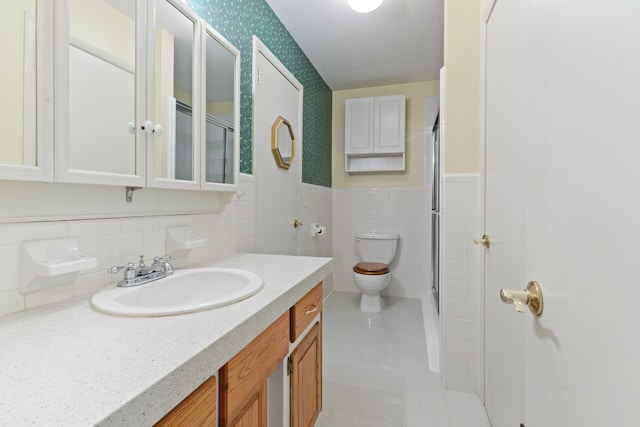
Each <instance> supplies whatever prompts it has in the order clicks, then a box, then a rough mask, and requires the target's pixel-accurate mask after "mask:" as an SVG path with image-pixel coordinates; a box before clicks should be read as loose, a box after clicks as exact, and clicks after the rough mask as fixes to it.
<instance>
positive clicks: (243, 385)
mask: <svg viewBox="0 0 640 427" xmlns="http://www.w3.org/2000/svg"><path fill="white" fill-rule="evenodd" d="M288 350H289V312H288V311H287V312H285V313H284V314H283V315H282V316H280V318H278V320H276V321H275V322H273V323H272V324H271V326H269V327H268V328H267V329H265V330H264V332H262V333H261V334H260V335H258V337H256V338H255V339H254V340H253V341H251V342H250V343H249V344H248V345H247V346H246V347H245V348H243V349H242V350H240V352H239V353H238V354H236V355H235V356H234V357H233V358H232V359H231V360H229V362H227V364H226V365H224V366H223V367H222V368H221V369H220V426H221V427H227V426H233V425H236V424H237V423H238V422H239V421H238V420H239V418H241V417H243V416H244V414H245V411H246V408H248V407H250V406H252V405H253V404H254V400H255V396H256V395H258V394H259V393H260V392H261V390H262V389H263V388H264V387H265V386H264V385H265V383H266V381H267V379H268V378H269V375H271V373H272V372H273V371H274V370H275V369H276V367H277V366H278V365H279V364H280V363H282V360H283V359H284V358H285V357H286V355H287V352H288ZM265 393H266V391H265ZM265 401H266V397H265ZM240 425H242V424H240ZM254 427H255V426H254Z"/></svg>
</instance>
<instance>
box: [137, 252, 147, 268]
mask: <svg viewBox="0 0 640 427" xmlns="http://www.w3.org/2000/svg"><path fill="white" fill-rule="evenodd" d="M138 256H139V257H140V263H139V266H140V267H146V265H144V255H138Z"/></svg>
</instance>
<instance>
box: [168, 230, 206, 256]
mask: <svg viewBox="0 0 640 427" xmlns="http://www.w3.org/2000/svg"><path fill="white" fill-rule="evenodd" d="M205 243H206V239H203V238H201V237H196V236H195V235H194V234H193V232H192V231H191V227H190V226H188V225H182V226H179V227H170V228H167V253H168V254H169V255H171V256H172V257H179V256H186V255H189V253H190V252H191V249H194V248H200V247H202V246H204V244H205Z"/></svg>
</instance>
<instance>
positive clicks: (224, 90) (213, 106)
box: [202, 27, 240, 190]
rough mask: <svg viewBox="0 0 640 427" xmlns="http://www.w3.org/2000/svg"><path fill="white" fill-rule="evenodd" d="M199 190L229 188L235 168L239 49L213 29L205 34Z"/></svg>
mask: <svg viewBox="0 0 640 427" xmlns="http://www.w3.org/2000/svg"><path fill="white" fill-rule="evenodd" d="M204 44H205V91H204V93H205V126H204V135H205V146H204V147H205V148H204V155H203V159H202V169H203V171H204V176H203V179H204V182H203V185H202V188H203V189H215V190H233V189H234V188H235V187H236V184H237V181H238V169H239V139H240V138H239V132H238V131H237V130H238V129H239V127H238V126H239V116H240V114H239V106H240V103H239V93H240V85H239V83H240V82H239V80H240V52H239V51H238V50H237V49H236V48H235V47H233V46H232V45H231V44H230V43H229V42H228V41H227V40H225V39H224V38H223V37H222V36H221V35H220V34H218V33H217V32H216V31H215V30H213V29H212V28H210V27H208V28H207V30H206V33H205V42H204Z"/></svg>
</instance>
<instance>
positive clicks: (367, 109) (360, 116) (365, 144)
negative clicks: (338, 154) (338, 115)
mask: <svg viewBox="0 0 640 427" xmlns="http://www.w3.org/2000/svg"><path fill="white" fill-rule="evenodd" d="M373 109H374V102H373V98H357V99H347V100H346V102H345V153H346V154H364V153H371V152H373V139H374V138H373V133H374V115H373Z"/></svg>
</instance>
